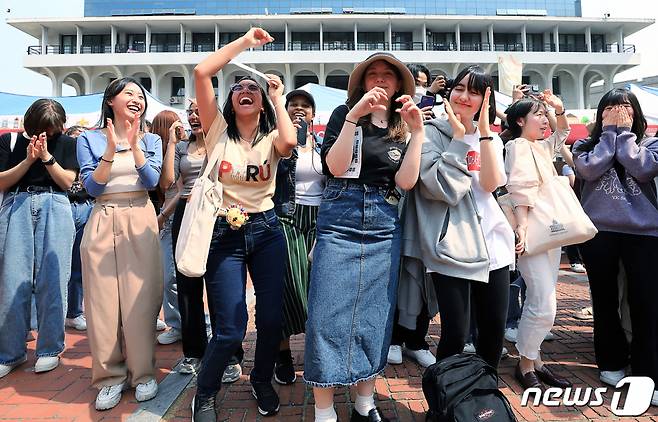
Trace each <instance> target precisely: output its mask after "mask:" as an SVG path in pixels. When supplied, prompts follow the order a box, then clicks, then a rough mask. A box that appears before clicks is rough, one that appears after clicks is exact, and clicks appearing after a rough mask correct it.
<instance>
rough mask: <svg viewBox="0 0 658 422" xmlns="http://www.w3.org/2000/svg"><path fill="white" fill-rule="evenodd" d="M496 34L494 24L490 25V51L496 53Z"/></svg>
mask: <svg viewBox="0 0 658 422" xmlns="http://www.w3.org/2000/svg"><path fill="white" fill-rule="evenodd" d="M494 50H495V48H494V33H493V23H492V24H491V25H489V51H494Z"/></svg>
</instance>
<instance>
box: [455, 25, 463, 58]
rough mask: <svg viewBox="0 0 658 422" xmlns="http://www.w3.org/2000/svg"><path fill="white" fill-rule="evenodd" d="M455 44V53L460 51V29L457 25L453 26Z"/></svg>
mask: <svg viewBox="0 0 658 422" xmlns="http://www.w3.org/2000/svg"><path fill="white" fill-rule="evenodd" d="M455 44H456V45H457V51H462V36H461V27H460V25H459V24H457V25H455Z"/></svg>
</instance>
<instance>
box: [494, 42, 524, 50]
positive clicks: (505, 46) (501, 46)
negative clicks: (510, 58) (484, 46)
mask: <svg viewBox="0 0 658 422" xmlns="http://www.w3.org/2000/svg"><path fill="white" fill-rule="evenodd" d="M494 51H523V43H520V42H514V43H509V42H505V43H494Z"/></svg>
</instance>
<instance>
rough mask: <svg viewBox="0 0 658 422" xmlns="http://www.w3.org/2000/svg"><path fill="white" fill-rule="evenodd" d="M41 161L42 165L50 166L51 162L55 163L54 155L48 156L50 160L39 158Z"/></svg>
mask: <svg viewBox="0 0 658 422" xmlns="http://www.w3.org/2000/svg"><path fill="white" fill-rule="evenodd" d="M41 162H42V163H43V165H44V166H52V165H53V164H55V163H56V161H55V156H54V155H51V156H50V160H47V161H43V160H41Z"/></svg>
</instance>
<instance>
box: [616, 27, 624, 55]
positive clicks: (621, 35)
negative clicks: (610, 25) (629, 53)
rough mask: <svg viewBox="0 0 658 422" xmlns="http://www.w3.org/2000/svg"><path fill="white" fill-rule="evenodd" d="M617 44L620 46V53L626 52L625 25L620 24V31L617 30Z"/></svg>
mask: <svg viewBox="0 0 658 422" xmlns="http://www.w3.org/2000/svg"><path fill="white" fill-rule="evenodd" d="M617 45H618V46H619V48H618V51H619V52H620V53H623V52H624V27H623V26H620V27H619V31H618V32H617Z"/></svg>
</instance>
